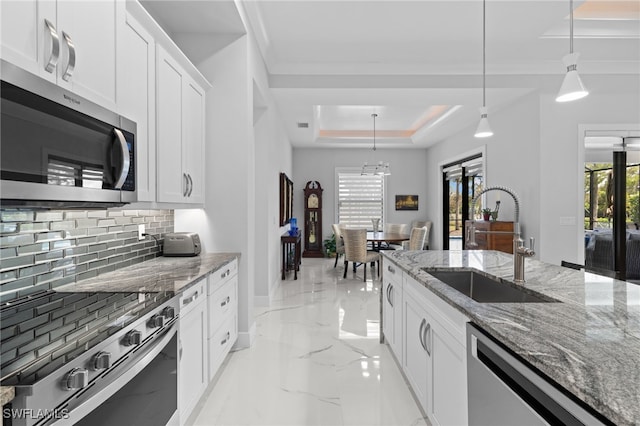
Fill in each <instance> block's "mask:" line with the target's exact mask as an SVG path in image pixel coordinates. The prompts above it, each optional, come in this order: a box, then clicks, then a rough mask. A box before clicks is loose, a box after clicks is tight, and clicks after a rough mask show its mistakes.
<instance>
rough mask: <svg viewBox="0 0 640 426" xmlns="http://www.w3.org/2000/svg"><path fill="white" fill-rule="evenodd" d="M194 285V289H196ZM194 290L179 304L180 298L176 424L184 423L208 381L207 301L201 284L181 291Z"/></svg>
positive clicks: (188, 291) (188, 292) (189, 291)
mask: <svg viewBox="0 0 640 426" xmlns="http://www.w3.org/2000/svg"><path fill="white" fill-rule="evenodd" d="M196 287H197V289H196ZM194 291H198V292H199V295H198V296H197V298H196V299H195V300H193V302H191V304H190V305H187V306H189V310H188V311H186V313H185V314H184V315H183V314H182V312H183V311H185V309H184V308H183V307H184V305H183V303H184V301H183V302H181V313H180V328H179V339H180V344H179V351H178V356H179V361H178V380H179V385H178V407H179V410H180V424H184V423H185V421H186V420H187V418H188V417H189V415H190V414H191V412H192V411H193V408H194V407H195V405H196V403H197V402H198V400H199V399H200V397H201V396H202V394H203V393H204V391H205V390H206V388H207V385H208V384H209V380H208V371H207V350H208V349H207V335H206V333H207V303H206V297H205V295H206V290H205V289H204V285H203V284H199V285H197V286H194V289H189V290H187V291H186V292H185V295H186V296H187V298H191V296H190V294H191V292H194Z"/></svg>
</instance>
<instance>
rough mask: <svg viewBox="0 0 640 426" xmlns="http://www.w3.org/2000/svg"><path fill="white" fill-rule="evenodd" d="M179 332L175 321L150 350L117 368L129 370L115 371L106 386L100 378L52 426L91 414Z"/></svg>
mask: <svg viewBox="0 0 640 426" xmlns="http://www.w3.org/2000/svg"><path fill="white" fill-rule="evenodd" d="M177 332H178V321H175V322H174V323H173V324H172V326H171V327H170V328H168V329H167V330H166V331H164V332H163V333H162V336H161V335H160V334H159V335H157V336H156V337H155V339H154V341H152V342H149V343H147V345H149V347H148V348H146V349H145V350H143V351H141V352H140V353H136V354H134V355H133V357H132V358H130V359H129V360H127V361H126V362H125V363H124V364H122V365H120V366H118V367H116V369H120V368H121V367H123V366H127V367H129V368H128V369H127V370H126V371H123V372H122V373H119V372H118V371H115V370H114V371H113V372H111V373H110V375H109V376H108V377H114V379H113V380H112V381H111V382H110V383H108V384H106V385H103V384H102V383H99V382H100V380H101V379H100V378H98V379H97V383H96V385H94V386H95V388H94V389H91V390H89V391H87V392H86V393H85V394H83V395H82V397H81V398H80V399H79V401H73V402H74V404H73V407H69V416H68V417H67V418H62V419H60V420H58V421H56V422H54V423H51V425H50V426H53V425H55V426H67V425H68V426H71V425H73V424H74V423H76V422H78V421H80V420H81V419H82V418H83V417H84V416H86V415H87V414H89V413H91V412H92V411H93V410H95V409H96V408H97V407H99V406H100V404H102V403H103V402H104V401H106V400H107V399H109V398H110V397H111V396H112V395H114V394H115V393H116V392H118V391H119V390H120V388H122V387H123V386H124V385H126V384H127V383H129V381H131V379H133V378H134V377H135V376H136V375H137V374H138V373H139V372H141V371H142V370H143V369H144V368H145V367H146V366H147V365H149V363H151V361H153V359H154V358H155V357H156V356H157V355H158V354H159V353H160V352H162V350H163V349H164V348H165V347H166V346H167V344H168V343H169V342H170V341H171V339H172V338H173V336H174V335H175V334H176V333H177Z"/></svg>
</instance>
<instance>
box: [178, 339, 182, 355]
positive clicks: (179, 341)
mask: <svg viewBox="0 0 640 426" xmlns="http://www.w3.org/2000/svg"><path fill="white" fill-rule="evenodd" d="M178 346H179V349H178V356H179V358H178V359H182V340H178Z"/></svg>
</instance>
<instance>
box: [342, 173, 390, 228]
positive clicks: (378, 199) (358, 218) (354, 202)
mask: <svg viewBox="0 0 640 426" xmlns="http://www.w3.org/2000/svg"><path fill="white" fill-rule="evenodd" d="M371 219H380V222H381V223H384V176H377V175H373V176H362V175H361V174H360V173H355V172H339V173H338V221H339V223H340V224H341V225H346V226H347V227H351V228H367V229H372V227H373V224H372V223H371Z"/></svg>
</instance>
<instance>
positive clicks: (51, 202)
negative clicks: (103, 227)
mask: <svg viewBox="0 0 640 426" xmlns="http://www.w3.org/2000/svg"><path fill="white" fill-rule="evenodd" d="M0 73H1V76H2V87H1V90H0V93H1V97H2V105H1V108H0V109H1V113H2V126H0V127H1V129H0V132H1V135H0V136H1V139H0V140H1V148H0V149H1V150H2V158H1V170H0V171H1V176H2V181H1V186H0V192H1V196H2V205H3V207H7V206H25V205H26V206H36V207H37V206H50V207H74V206H77V207H91V206H104V205H105V204H111V205H122V204H124V203H128V202H134V201H136V200H137V197H136V173H135V172H136V155H135V152H136V140H135V133H136V125H135V123H134V122H132V121H130V120H128V119H126V118H124V117H122V116H120V115H118V114H115V113H114V112H112V111H108V110H106V109H104V108H102V107H100V106H98V105H96V104H94V103H92V102H90V101H87V100H86V99H83V98H80V97H79V96H77V95H75V94H73V93H72V92H69V91H67V90H64V89H62V88H61V87H59V86H56V85H55V84H52V83H51V82H48V81H46V80H44V79H42V78H40V77H38V76H35V75H33V74H30V73H28V72H26V71H24V70H22V69H20V68H18V67H15V66H13V65H12V64H10V63H8V62H5V61H2V63H1V68H0Z"/></svg>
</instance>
